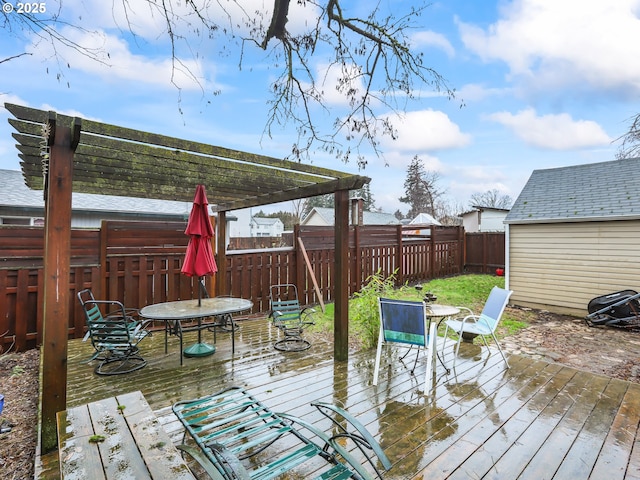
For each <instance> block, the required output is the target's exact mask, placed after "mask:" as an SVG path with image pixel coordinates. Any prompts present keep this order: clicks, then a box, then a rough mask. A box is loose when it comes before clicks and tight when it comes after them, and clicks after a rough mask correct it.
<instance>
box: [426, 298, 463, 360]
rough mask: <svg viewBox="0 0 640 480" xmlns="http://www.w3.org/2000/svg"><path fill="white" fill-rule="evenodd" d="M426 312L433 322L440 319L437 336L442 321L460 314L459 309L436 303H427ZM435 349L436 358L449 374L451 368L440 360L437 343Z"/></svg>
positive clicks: (434, 345) (437, 325) (437, 324)
mask: <svg viewBox="0 0 640 480" xmlns="http://www.w3.org/2000/svg"><path fill="white" fill-rule="evenodd" d="M425 312H426V313H425V314H426V316H427V317H429V319H430V320H431V321H435V319H439V320H438V323H436V335H437V334H438V333H437V332H438V327H439V326H440V323H442V321H443V320H446V319H447V318H450V317H453V316H454V315H458V314H459V313H460V309H459V308H458V307H452V306H450V305H439V304H436V303H427V304H426V309H425ZM434 340H435V339H434ZM442 341H443V342H446V341H447V339H446V338H444V339H442ZM433 349H434V358H438V360H439V361H440V363H441V364H442V366H443V367H444V368H445V369H446V370H447V372H448V371H449V368H448V367H447V366H446V365H445V363H444V360H442V358H440V355H439V354H438V349H437V345H436V343H435V341H434V343H433Z"/></svg>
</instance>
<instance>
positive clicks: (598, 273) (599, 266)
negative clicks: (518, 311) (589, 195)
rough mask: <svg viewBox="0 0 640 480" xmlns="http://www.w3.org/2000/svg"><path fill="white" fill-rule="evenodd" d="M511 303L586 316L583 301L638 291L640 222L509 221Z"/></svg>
mask: <svg viewBox="0 0 640 480" xmlns="http://www.w3.org/2000/svg"><path fill="white" fill-rule="evenodd" d="M509 230H510V231H509V288H510V289H511V290H513V292H514V293H513V295H512V297H511V303H513V304H515V305H521V306H529V307H533V308H542V309H547V310H550V311H553V312H557V313H570V314H575V315H580V316H582V315H586V313H587V304H588V303H589V300H591V299H592V298H594V297H597V296H599V295H603V294H606V293H610V292H614V291H618V290H626V289H632V290H636V291H640V276H639V275H638V272H640V241H639V239H640V221H637V220H633V221H613V222H582V223H552V224H530V225H529V224H528V225H511V226H510V228H509Z"/></svg>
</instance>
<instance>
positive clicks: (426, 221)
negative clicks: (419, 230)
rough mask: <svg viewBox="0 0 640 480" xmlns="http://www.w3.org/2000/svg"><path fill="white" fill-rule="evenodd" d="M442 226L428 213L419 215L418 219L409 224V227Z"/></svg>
mask: <svg viewBox="0 0 640 480" xmlns="http://www.w3.org/2000/svg"><path fill="white" fill-rule="evenodd" d="M417 224H420V225H442V224H441V223H440V222H439V221H438V220H436V219H435V218H433V216H431V215H429V214H428V213H419V214H418V215H416V217H415V218H414V219H413V220H411V222H409V225H417Z"/></svg>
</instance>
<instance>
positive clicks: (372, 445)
mask: <svg viewBox="0 0 640 480" xmlns="http://www.w3.org/2000/svg"><path fill="white" fill-rule="evenodd" d="M313 405H314V406H315V407H316V408H318V410H319V411H320V412H321V413H322V414H323V415H324V416H325V417H326V418H328V419H330V420H331V421H332V433H331V434H326V433H324V432H323V431H321V430H319V429H318V427H316V426H315V424H314V425H311V424H310V423H307V422H305V421H303V420H301V419H299V418H296V417H293V416H291V415H287V414H283V413H274V412H272V411H271V410H269V408H267V407H266V406H264V405H263V404H262V403H261V402H260V401H259V400H257V399H256V398H255V397H254V396H253V395H251V394H250V393H249V392H247V391H246V390H244V389H242V388H240V387H231V388H228V389H226V390H223V391H221V392H218V393H216V394H213V395H209V396H206V397H203V398H200V399H197V400H190V401H184V402H178V403H176V404H174V405H173V412H174V413H175V414H176V416H177V417H178V419H179V420H180V422H181V423H182V424H183V425H184V428H185V438H184V439H183V443H182V445H179V446H178V448H179V449H180V450H182V451H183V452H184V453H185V454H187V455H189V456H191V457H192V458H193V459H194V460H195V461H197V463H198V464H199V465H200V466H201V467H202V468H203V469H204V470H205V471H206V472H207V474H208V475H209V476H210V477H211V478H213V479H214V480H220V479H222V480H234V479H251V480H258V479H259V480H269V479H274V478H282V475H285V474H291V475H292V477H291V478H308V479H316V480H329V479H345V480H346V479H356V480H367V479H371V478H373V477H372V476H371V474H370V473H369V472H368V471H367V469H365V468H364V467H363V465H362V464H361V462H360V461H359V460H357V459H356V458H355V457H354V456H353V455H352V454H351V453H350V452H349V451H348V450H347V448H349V447H352V446H353V445H355V447H354V448H358V450H359V451H360V452H361V453H362V454H363V456H364V457H365V458H366V460H367V461H368V462H369V465H370V467H371V468H372V469H373V470H374V472H375V474H376V475H377V476H378V477H379V478H382V476H381V474H380V471H379V469H378V466H377V463H376V462H375V458H377V459H378V461H379V462H380V465H381V466H382V469H384V470H388V469H389V468H391V463H390V462H389V459H388V458H387V457H386V455H385V454H384V452H383V451H382V449H381V448H380V445H379V444H378V442H377V441H376V440H375V439H374V438H373V436H372V435H371V434H370V433H369V432H368V431H367V430H366V428H365V427H364V426H363V425H362V424H361V423H359V422H358V421H357V420H356V419H355V418H353V417H352V416H351V415H350V414H349V413H348V412H346V411H345V410H343V409H340V408H338V407H336V406H334V405H330V404H326V403H314V404H313ZM307 432H309V433H310V434H311V435H308V434H307ZM187 434H188V435H189V437H187ZM189 438H190V439H191V440H192V441H193V442H195V445H190V444H189V442H190V440H188V439H189ZM347 440H351V441H352V442H353V445H351V442H349V443H347V442H346V441H347ZM347 445H348V446H347ZM374 455H375V456H374ZM285 478H289V477H285Z"/></svg>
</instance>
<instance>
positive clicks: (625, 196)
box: [505, 158, 640, 224]
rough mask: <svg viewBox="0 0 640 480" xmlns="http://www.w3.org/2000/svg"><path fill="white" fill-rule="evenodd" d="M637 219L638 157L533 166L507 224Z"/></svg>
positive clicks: (639, 197) (639, 196) (639, 214)
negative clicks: (567, 164) (536, 168)
mask: <svg viewBox="0 0 640 480" xmlns="http://www.w3.org/2000/svg"><path fill="white" fill-rule="evenodd" d="M631 219H640V158H627V159H624V160H615V161H611V162H600V163H590V164H585V165H574V166H570V167H561V168H550V169H545V170H534V171H533V173H532V174H531V177H529V181H528V182H527V184H526V185H525V186H524V188H523V189H522V192H521V193H520V195H519V196H518V198H517V200H516V201H515V203H514V205H513V207H512V208H511V211H510V212H509V214H508V215H507V217H506V219H505V223H508V224H522V223H550V222H582V221H593V222H595V221H606V220H631Z"/></svg>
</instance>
